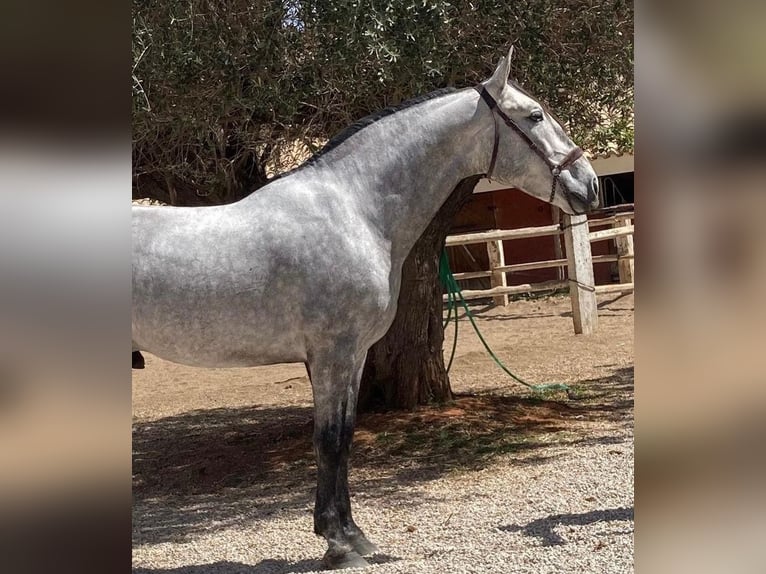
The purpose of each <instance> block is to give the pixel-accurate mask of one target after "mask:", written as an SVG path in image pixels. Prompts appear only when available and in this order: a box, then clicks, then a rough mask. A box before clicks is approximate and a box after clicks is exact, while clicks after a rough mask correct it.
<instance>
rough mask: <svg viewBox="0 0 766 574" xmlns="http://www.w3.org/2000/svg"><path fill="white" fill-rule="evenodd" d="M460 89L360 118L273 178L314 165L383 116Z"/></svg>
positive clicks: (440, 91) (384, 109)
mask: <svg viewBox="0 0 766 574" xmlns="http://www.w3.org/2000/svg"><path fill="white" fill-rule="evenodd" d="M456 91H458V90H457V88H440V89H438V90H435V91H433V92H429V93H428V94H423V95H422V96H417V97H415V98H412V99H409V100H406V101H404V102H401V103H399V104H396V105H394V106H389V107H387V108H383V109H382V110H379V111H377V112H374V113H372V114H370V115H368V116H365V117H363V118H362V119H360V120H357V121H356V122H354V123H353V124H351V125H350V126H348V127H347V128H345V129H343V130H342V131H340V132H339V133H337V134H336V135H334V136H333V137H332V138H330V140H329V141H328V142H327V143H326V144H325V145H324V146H323V147H322V149H320V150H319V151H318V152H316V153H315V154H314V155H312V156H311V157H310V158H309V159H307V160H306V161H305V162H303V163H302V164H301V165H299V166H298V167H296V168H295V169H293V170H290V171H288V172H286V173H284V174H281V175H278V176H276V177H275V178H273V179H278V178H280V177H282V176H284V175H287V174H288V173H293V172H294V171H296V170H298V169H301V168H304V167H307V166H310V165H313V164H315V163H317V162H318V161H319V160H320V159H322V157H323V156H324V155H325V154H327V153H329V152H331V151H332V150H334V149H335V148H336V147H338V146H339V145H340V144H342V143H343V142H344V141H346V140H347V139H348V138H350V137H351V136H353V135H354V134H355V133H357V132H360V131H362V130H363V129H364V128H366V127H367V126H369V125H372V124H374V123H375V122H377V121H378V120H380V119H381V118H385V117H386V116H390V115H392V114H395V113H396V112H399V111H401V110H404V109H406V108H411V107H412V106H416V105H418V104H420V103H422V102H425V101H428V100H433V99H436V98H440V97H441V96H446V95H447V94H451V93H454V92H456Z"/></svg>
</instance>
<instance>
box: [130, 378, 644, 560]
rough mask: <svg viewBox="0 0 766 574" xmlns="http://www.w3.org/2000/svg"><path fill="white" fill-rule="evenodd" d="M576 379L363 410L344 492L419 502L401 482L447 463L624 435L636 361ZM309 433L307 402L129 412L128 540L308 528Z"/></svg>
mask: <svg viewBox="0 0 766 574" xmlns="http://www.w3.org/2000/svg"><path fill="white" fill-rule="evenodd" d="M581 386H582V388H584V389H586V392H585V393H584V398H583V397H581V398H580V399H578V400H567V399H564V400H563V402H557V401H552V400H545V399H543V398H539V397H519V396H499V395H462V396H458V397H456V399H455V401H453V402H452V403H451V404H448V405H443V406H433V407H426V408H422V409H418V410H416V411H415V412H413V413H401V412H398V413H372V414H364V415H361V416H360V417H359V421H358V425H357V432H356V436H355V439H354V440H355V442H354V452H353V455H352V460H351V463H352V471H351V473H350V477H349V478H350V487H351V491H352V492H353V493H356V498H357V500H364V504H365V505H366V506H368V507H374V506H375V505H376V504H384V503H385V504H387V505H390V504H392V503H393V502H400V503H406V504H408V505H411V506H417V505H421V504H427V503H429V502H431V500H429V499H428V497H425V496H423V493H422V491H416V489H412V488H408V487H410V486H413V485H418V484H423V483H425V482H428V481H432V480H436V479H439V478H440V477H442V476H444V475H445V474H446V473H448V472H451V471H454V470H459V471H467V472H471V471H474V470H481V469H483V468H486V467H487V466H488V465H489V464H491V463H492V461H493V460H494V459H495V458H497V457H499V456H503V455H511V456H513V457H514V464H519V465H535V464H541V463H543V462H545V461H547V460H549V459H550V458H551V457H555V456H560V455H555V454H553V455H552V454H550V450H549V449H548V448H547V447H549V446H550V444H551V434H556V439H555V441H556V444H559V445H572V446H576V445H580V444H617V443H620V442H624V441H627V440H629V436H630V432H631V430H630V427H631V425H632V408H633V402H632V390H633V370H632V368H628V369H617V370H615V371H614V372H613V373H612V374H611V375H610V376H608V377H604V378H600V379H593V380H591V381H585V382H584V383H583V384H582V385H581ZM572 419H578V420H583V419H586V420H593V421H607V420H609V421H622V423H624V424H622V426H620V428H621V429H622V430H619V431H615V432H614V433H613V434H611V435H608V436H604V435H603V434H602V435H593V436H591V435H583V434H573V433H571V432H570V431H569V429H570V428H571V427H572V424H570V423H571V422H572ZM312 431H313V419H312V409H311V408H310V407H303V406H287V407H274V406H258V405H253V406H247V407H237V408H216V409H207V410H198V411H191V412H186V413H182V414H179V415H175V416H169V417H165V418H162V419H159V420H152V421H137V422H135V423H134V428H133V521H134V535H133V537H134V544H156V543H160V542H167V541H184V540H188V539H190V537H192V536H193V535H195V534H197V533H203V532H209V531H210V530H211V529H220V528H227V527H235V526H240V525H242V524H250V525H251V526H254V527H256V528H258V527H260V526H261V525H263V526H264V527H268V524H269V523H270V522H271V521H273V520H274V518H275V517H277V516H279V517H281V518H297V519H299V520H305V522H306V531H307V532H308V531H310V530H311V521H312V515H313V501H314V490H315V487H316V466H315V462H314V453H313V445H312V441H311V439H312ZM610 432H611V431H610ZM304 566H305V567H306V568H309V566H311V567H314V566H315V564H314V563H311V564H309V563H306V564H302V563H298V564H293V565H290V567H291V568H294V570H284V571H285V572H288V571H296V572H298V571H304V570H300V568H303V567H304ZM287 567H288V566H287V565H285V568H287ZM188 568H194V567H188ZM227 568H228V566H227ZM243 568H244V567H243ZM247 568H251V569H252V568H253V567H252V566H247ZM295 568H297V569H295ZM215 571H216V570H213V569H209V570H206V571H202V570H199V571H194V570H178V571H177V572H176V571H169V572H174V573H175V574H183V573H186V572H188V573H190V574H191V573H195V574H196V572H211V573H212V572H215ZM228 571H231V572H239V571H243V572H248V573H250V572H253V570H236V565H233V566H231V569H230V570H227V572H228ZM263 571H265V566H264V570H263ZM279 571H281V570H279ZM306 571H308V570H306ZM147 572H149V571H147Z"/></svg>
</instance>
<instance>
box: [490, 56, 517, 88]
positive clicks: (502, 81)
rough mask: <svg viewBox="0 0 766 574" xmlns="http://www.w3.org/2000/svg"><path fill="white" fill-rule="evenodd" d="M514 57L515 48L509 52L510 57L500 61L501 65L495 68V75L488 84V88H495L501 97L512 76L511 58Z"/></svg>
mask: <svg viewBox="0 0 766 574" xmlns="http://www.w3.org/2000/svg"><path fill="white" fill-rule="evenodd" d="M512 57H513V46H511V49H510V50H508V55H507V56H506V57H504V58H501V59H500V63H499V64H498V65H497V68H495V73H494V74H492V77H491V78H490V79H489V81H488V82H487V86H488V87H490V86H491V87H492V88H494V91H495V94H497V95H499V94H500V93H501V92H502V91H503V89H505V85H506V83H507V82H508V77H509V76H510V75H511V58H512Z"/></svg>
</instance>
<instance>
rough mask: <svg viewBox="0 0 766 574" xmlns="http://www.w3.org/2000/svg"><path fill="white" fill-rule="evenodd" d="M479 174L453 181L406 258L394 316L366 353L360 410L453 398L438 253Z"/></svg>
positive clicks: (412, 404)
mask: <svg viewBox="0 0 766 574" xmlns="http://www.w3.org/2000/svg"><path fill="white" fill-rule="evenodd" d="M479 179H480V178H479V177H478V176H474V177H470V178H466V179H464V180H463V181H461V182H460V183H459V184H458V185H457V187H455V189H454V190H453V192H452V194H450V196H449V198H448V199H447V201H445V202H444V205H442V207H441V208H440V209H439V211H438V213H437V214H436V216H435V217H434V219H433V221H431V223H430V224H429V226H428V228H427V229H426V230H425V231H424V232H423V235H421V237H420V239H418V241H417V243H415V246H414V247H413V248H412V251H411V252H410V254H409V256H408V257H407V259H406V260H405V262H404V266H403V268H402V286H401V291H400V293H399V306H398V309H397V311H396V317H395V318H394V322H393V323H392V325H391V327H390V328H389V330H388V332H387V333H386V334H385V335H384V336H383V338H382V339H380V341H378V342H377V343H375V345H373V346H372V348H371V349H370V351H369V352H368V353H367V361H366V363H365V367H364V373H363V375H362V384H361V389H360V395H359V408H360V409H361V410H368V411H369V410H372V409H381V408H385V409H409V410H411V409H413V408H415V407H416V406H417V405H422V404H426V403H429V402H434V401H435V402H444V401H447V400H450V399H451V398H452V390H451V389H450V384H449V378H448V377H447V370H446V368H445V366H444V355H443V352H442V344H443V342H444V329H443V327H442V316H443V315H442V309H443V305H442V289H441V285H440V284H439V255H440V254H441V250H442V249H444V240H445V239H446V237H447V234H448V233H449V230H450V227H451V226H452V220H453V219H454V217H455V215H456V214H457V212H458V211H459V210H460V208H461V207H462V206H463V205H465V203H466V201H467V200H468V198H469V197H470V196H471V193H472V192H473V188H474V187H475V186H476V183H477V182H478V181H479Z"/></svg>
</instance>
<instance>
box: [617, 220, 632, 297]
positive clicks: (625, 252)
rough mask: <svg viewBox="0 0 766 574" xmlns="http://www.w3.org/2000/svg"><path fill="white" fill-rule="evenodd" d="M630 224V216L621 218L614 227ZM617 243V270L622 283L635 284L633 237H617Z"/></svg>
mask: <svg viewBox="0 0 766 574" xmlns="http://www.w3.org/2000/svg"><path fill="white" fill-rule="evenodd" d="M629 223H630V216H628V217H620V218H619V219H617V221H616V222H615V223H614V227H622V226H624V225H628V224H629ZM614 239H615V242H616V243H617V268H618V270H619V272H620V283H633V271H634V267H633V254H634V253H633V236H632V235H623V236H622V237H615V238H614Z"/></svg>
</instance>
